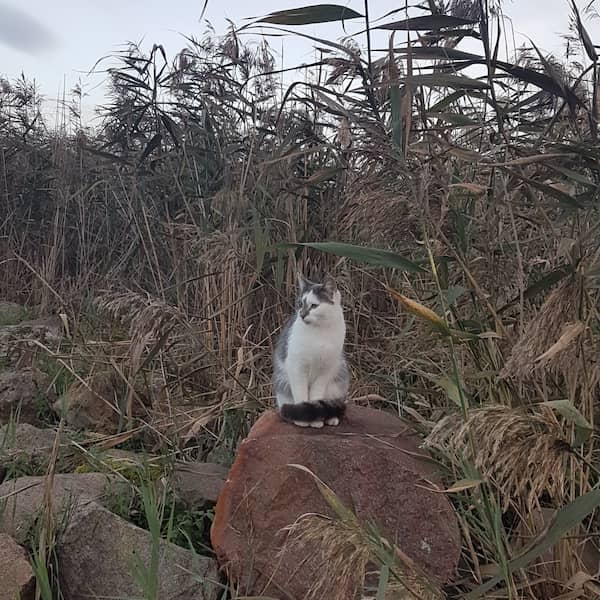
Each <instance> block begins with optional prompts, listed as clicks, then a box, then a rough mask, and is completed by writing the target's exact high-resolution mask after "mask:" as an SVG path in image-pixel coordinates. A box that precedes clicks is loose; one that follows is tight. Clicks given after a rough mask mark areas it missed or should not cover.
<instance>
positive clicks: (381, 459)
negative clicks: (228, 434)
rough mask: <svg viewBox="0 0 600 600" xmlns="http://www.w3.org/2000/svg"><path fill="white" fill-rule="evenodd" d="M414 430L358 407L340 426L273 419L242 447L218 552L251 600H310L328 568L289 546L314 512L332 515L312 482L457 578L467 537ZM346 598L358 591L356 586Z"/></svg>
mask: <svg viewBox="0 0 600 600" xmlns="http://www.w3.org/2000/svg"><path fill="white" fill-rule="evenodd" d="M420 456H423V454H422V452H421V451H420V450H419V449H418V446H417V440H415V439H414V437H412V436H411V435H410V434H409V432H408V430H407V427H406V425H404V424H403V422H402V421H400V420H399V419H397V418H395V417H394V416H392V415H390V414H387V413H383V412H380V411H376V410H372V409H367V408H360V407H356V406H350V407H348V412H347V418H346V419H344V421H343V422H342V424H341V425H340V426H339V427H335V428H334V427H326V428H323V429H312V428H299V427H295V426H293V425H290V424H287V423H284V422H283V421H281V420H280V419H279V417H278V415H277V414H276V413H274V412H268V413H266V414H264V415H263V416H262V417H261V418H260V419H259V420H258V421H257V422H256V424H255V425H254V427H253V428H252V430H251V431H250V434H249V435H248V437H247V438H246V439H245V440H244V441H243V442H242V444H241V445H240V449H239V453H238V456H237V458H236V461H235V463H234V465H233V467H232V469H231V471H230V473H229V479H228V480H227V482H226V483H225V486H224V488H223V491H222V492H221V495H220V497H219V501H218V503H217V508H216V515H215V520H214V523H213V527H212V531H211V539H212V543H213V547H214V549H215V551H216V553H217V557H218V559H219V562H220V563H221V565H222V566H223V567H224V568H225V569H226V571H227V572H228V574H229V577H230V578H232V579H233V580H234V581H235V582H237V583H238V584H239V585H240V586H241V589H240V592H241V593H245V594H248V595H252V594H256V595H266V596H269V595H272V596H274V597H276V598H277V597H279V595H278V594H279V593H280V590H285V591H286V593H287V594H288V595H289V597H290V598H295V599H298V600H300V599H302V598H304V597H305V595H306V594H307V593H308V592H309V588H310V586H311V585H312V584H313V583H314V581H315V574H316V573H319V570H320V568H322V559H321V558H320V549H319V548H318V547H315V545H314V544H311V543H305V544H304V546H301V545H298V544H291V545H290V544H288V543H286V541H289V540H287V539H286V532H285V531H284V528H286V527H288V526H290V525H292V524H293V523H295V522H296V520H297V519H298V518H299V517H300V516H302V515H305V514H307V513H318V514H328V515H331V516H333V513H332V511H331V510H330V509H329V507H328V505H327V504H326V503H325V501H324V500H323V497H322V495H321V494H320V492H319V491H318V489H317V487H316V485H315V482H314V479H313V478H312V477H311V475H310V474H308V473H306V472H304V471H301V470H299V469H297V468H293V467H291V466H290V465H291V464H301V465H303V466H305V467H307V468H308V469H310V470H311V471H312V472H313V473H314V474H315V475H317V476H318V477H319V478H320V479H321V480H323V481H324V482H325V483H326V484H327V485H329V486H330V487H331V488H332V489H333V491H334V492H335V493H336V495H337V496H338V498H340V500H341V501H342V502H343V503H344V504H345V505H346V506H347V507H349V508H351V509H353V510H354V512H355V514H356V516H357V517H358V519H359V521H360V522H362V523H365V524H366V523H369V522H373V523H375V524H376V525H377V527H378V528H379V530H380V531H381V532H382V533H383V534H384V535H385V537H386V538H387V539H389V540H390V541H392V542H394V543H396V544H397V545H398V546H399V548H400V549H401V550H403V551H404V552H405V553H406V554H407V555H408V556H409V557H410V558H412V559H413V560H414V561H415V562H416V563H417V564H418V565H419V566H421V567H422V568H423V569H424V570H425V571H426V572H427V573H428V574H429V575H430V576H431V577H433V578H434V579H437V581H438V582H439V583H445V582H447V581H448V580H449V579H450V578H451V577H452V576H453V575H454V573H455V569H456V566H457V563H458V558H459V555H460V532H459V528H458V523H457V519H456V515H455V513H454V511H453V509H452V506H451V504H450V502H449V501H448V500H447V498H446V497H445V496H444V495H443V494H440V493H435V492H433V491H429V489H428V488H431V487H432V482H435V481H436V474H435V472H434V470H433V467H432V466H431V463H428V462H426V461H424V460H422V459H420V458H419V457H420ZM337 583H338V584H339V585H341V586H344V585H346V586H348V589H347V590H346V593H345V597H347V598H348V600H350V599H352V598H355V597H356V595H357V590H355V589H351V585H352V584H351V583H350V582H347V581H339V582H337ZM286 598H287V596H286Z"/></svg>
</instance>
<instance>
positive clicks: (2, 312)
mask: <svg viewBox="0 0 600 600" xmlns="http://www.w3.org/2000/svg"><path fill="white" fill-rule="evenodd" d="M26 316H27V309H26V308H25V307H24V306H21V305H20V304H17V303H16V302H9V301H7V300H0V326H3V325H15V324H17V323H18V322H19V321H21V320H23V319H24V318H25V317H26Z"/></svg>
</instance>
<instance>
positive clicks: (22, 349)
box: [0, 315, 63, 367]
mask: <svg viewBox="0 0 600 600" xmlns="http://www.w3.org/2000/svg"><path fill="white" fill-rule="evenodd" d="M62 336H63V325H62V321H61V320H60V317H59V316H58V315H54V316H52V317H46V318H42V319H34V320H31V321H21V322H20V323H17V324H14V325H3V326H0V364H6V365H9V366H14V365H18V366H20V367H23V366H31V365H32V363H33V362H34V359H35V356H36V355H37V354H39V353H43V352H44V350H42V349H41V348H40V347H39V346H38V345H37V342H40V343H41V344H43V345H44V346H47V347H49V348H50V349H56V348H57V347H58V346H59V344H60V341H61V339H62Z"/></svg>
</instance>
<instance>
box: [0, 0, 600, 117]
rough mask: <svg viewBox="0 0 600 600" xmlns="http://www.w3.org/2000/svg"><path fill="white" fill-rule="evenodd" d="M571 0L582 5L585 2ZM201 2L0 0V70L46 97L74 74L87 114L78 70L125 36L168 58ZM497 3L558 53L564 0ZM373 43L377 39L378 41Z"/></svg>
mask: <svg viewBox="0 0 600 600" xmlns="http://www.w3.org/2000/svg"><path fill="white" fill-rule="evenodd" d="M321 1H324V0H321ZM328 1H332V0H328ZM577 2H578V4H579V6H580V7H583V6H584V5H585V4H588V2H589V0H577ZM337 3H339V4H344V5H346V6H349V7H350V8H353V9H355V10H357V11H359V12H362V9H363V6H364V4H363V1H362V0H337ZM203 4H204V0H170V1H165V0H102V1H101V2H100V1H98V0H53V1H49V0H0V51H1V54H0V56H2V60H0V75H3V76H5V77H8V78H10V79H12V78H15V77H18V76H19V75H20V74H21V72H24V73H25V75H26V76H27V77H28V78H35V79H36V80H37V82H38V83H39V85H40V88H41V90H42V92H43V94H44V95H45V96H46V97H47V98H48V102H49V103H53V102H56V98H58V97H61V95H62V93H63V91H64V90H65V89H66V90H67V92H68V91H69V90H70V89H72V88H73V86H74V85H75V84H76V83H77V81H78V80H79V78H81V79H82V83H83V85H84V89H85V90H86V91H87V92H88V93H89V97H88V98H87V99H86V101H85V102H86V108H87V112H88V114H91V109H92V107H93V105H94V104H95V103H98V102H101V100H102V87H101V85H99V84H100V82H101V80H100V78H99V77H98V76H96V77H89V76H87V75H86V73H87V72H88V71H89V70H90V69H91V68H92V67H93V66H94V64H95V63H96V61H97V60H98V59H99V58H101V57H103V56H106V55H108V54H110V53H113V52H115V51H117V50H118V49H119V48H120V46H121V45H122V44H124V43H125V42H127V41H140V40H143V44H144V46H145V47H152V44H153V43H160V44H163V46H164V47H165V49H166V50H167V53H168V54H169V58H173V57H174V55H175V54H176V52H177V51H178V50H179V49H181V48H182V47H183V46H184V45H185V40H184V39H183V38H182V34H184V35H193V36H195V37H201V36H202V34H203V32H204V31H205V30H206V22H205V21H202V22H201V21H200V20H199V19H200V15H201V12H202V6H203ZM307 4H319V1H314V0H258V1H255V2H248V1H247V0H245V1H244V0H208V7H207V10H206V13H205V15H204V19H208V21H210V23H211V24H212V25H213V27H214V28H215V30H216V32H217V33H218V34H220V33H223V32H225V30H226V28H227V26H228V24H227V19H231V20H232V21H234V22H235V23H236V24H243V23H244V22H245V21H244V19H245V18H247V17H255V16H260V15H264V14H267V13H269V12H271V11H275V10H281V9H284V8H294V7H298V6H304V5H307ZM369 4H370V11H371V19H372V20H374V19H376V18H378V17H380V16H382V15H384V14H385V13H387V12H388V11H390V10H394V9H396V8H398V7H399V6H402V5H403V4H404V3H403V2H398V0H371V1H370V3H369ZM503 7H504V13H505V14H506V15H507V16H508V17H510V18H511V21H512V25H513V28H514V34H515V43H516V45H517V46H518V45H520V44H522V43H524V42H526V41H527V37H530V38H531V39H532V40H533V41H534V42H535V43H536V44H537V45H538V46H540V47H541V48H542V49H544V50H545V51H548V52H558V53H560V52H561V51H562V47H563V40H562V39H561V37H560V35H561V34H564V33H566V32H567V29H568V18H569V4H568V2H567V0H513V1H510V0H509V1H505V2H504V3H503ZM411 14H412V15H413V16H414V15H415V14H421V13H411ZM396 18H402V15H401V14H400V15H398V16H397V17H396ZM586 25H587V27H588V31H589V32H590V34H591V35H592V38H593V39H594V41H595V42H596V43H600V21H599V20H594V21H591V22H590V21H589V20H588V21H586ZM361 28H362V23H360V22H359V20H356V21H354V22H347V23H346V30H347V32H353V31H358V30H360V29H361ZM301 30H302V31H305V32H306V33H309V34H311V35H316V36H318V37H326V38H329V39H336V38H340V37H342V36H344V31H343V30H342V27H341V25H340V24H339V23H335V24H324V25H314V26H306V27H304V28H301ZM381 43H382V44H384V40H383V39H382V40H381ZM273 46H274V48H275V49H276V50H280V49H281V46H282V42H281V41H275V40H274V41H273ZM460 47H461V48H464V49H465V50H474V49H476V50H480V49H479V48H473V47H470V48H468V47H465V46H460ZM283 48H284V57H283V61H284V62H285V64H286V66H291V65H294V64H298V63H300V62H302V61H306V62H309V61H310V60H311V58H312V56H311V44H310V42H307V41H303V40H300V39H299V38H294V37H289V38H286V40H285V43H284V46H283Z"/></svg>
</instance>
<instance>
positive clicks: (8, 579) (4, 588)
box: [0, 533, 35, 600]
mask: <svg viewBox="0 0 600 600" xmlns="http://www.w3.org/2000/svg"><path fill="white" fill-rule="evenodd" d="M34 597H35V579H34V577H33V570H32V568H31V565H30V564H29V559H28V558H27V553H26V552H25V550H24V549H23V548H21V546H19V544H17V542H15V540H13V539H12V538H11V537H10V536H9V535H6V534H4V533H0V600H16V599H17V598H18V599H19V600H33V598H34Z"/></svg>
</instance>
